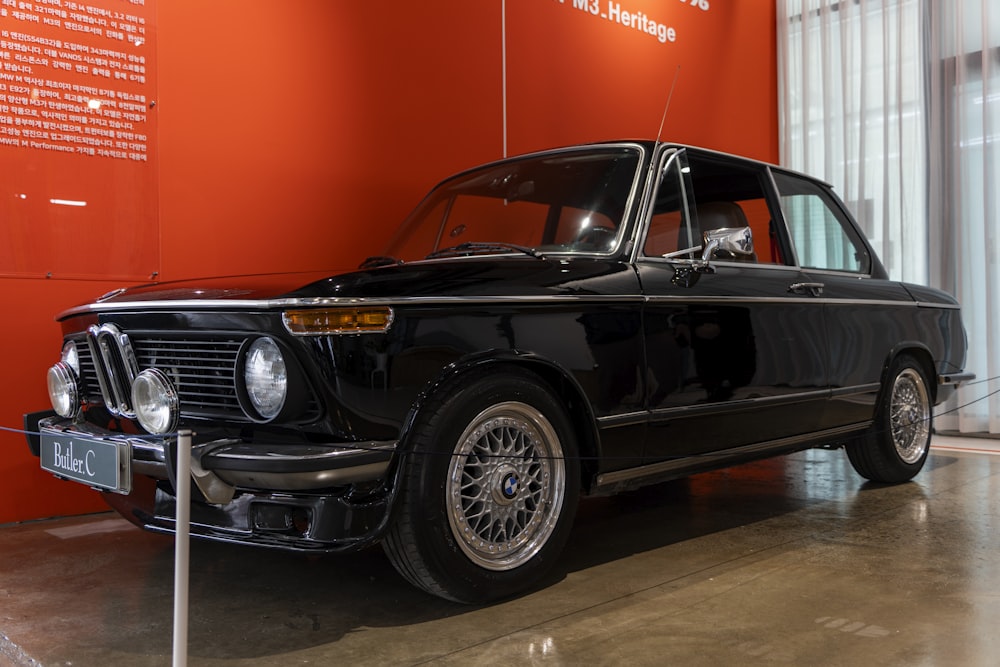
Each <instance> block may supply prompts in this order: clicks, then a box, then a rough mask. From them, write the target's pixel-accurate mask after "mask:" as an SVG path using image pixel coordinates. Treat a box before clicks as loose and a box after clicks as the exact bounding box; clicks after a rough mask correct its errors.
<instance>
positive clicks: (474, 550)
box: [383, 368, 580, 604]
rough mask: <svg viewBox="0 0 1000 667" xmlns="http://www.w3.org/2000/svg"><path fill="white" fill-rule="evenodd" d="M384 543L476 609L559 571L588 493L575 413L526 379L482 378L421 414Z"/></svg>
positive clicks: (411, 569)
mask: <svg viewBox="0 0 1000 667" xmlns="http://www.w3.org/2000/svg"><path fill="white" fill-rule="evenodd" d="M413 429H414V430H413V441H412V448H411V453H410V454H408V455H407V458H406V460H405V461H404V462H403V465H404V466H405V469H404V471H403V478H402V486H401V488H400V491H399V492H400V497H399V498H398V500H397V511H396V516H395V517H394V519H393V524H392V526H391V527H390V529H389V532H388V534H387V537H386V539H385V541H384V542H383V547H384V549H385V552H386V554H388V556H389V559H390V560H391V561H392V564H393V565H394V566H395V568H396V569H397V570H398V571H399V572H400V574H402V575H403V576H404V577H406V579H408V580H409V581H410V582H411V583H413V584H414V585H416V586H417V587H419V588H422V589H424V590H426V591H428V592H429V593H432V594H434V595H437V596H440V597H443V598H447V599H449V600H454V601H456V602H462V603H467V604H478V603H484V602H489V601H491V600H496V599H500V598H505V597H509V596H512V595H515V594H517V593H520V592H522V591H524V590H525V589H527V588H528V587H530V586H531V585H532V584H534V583H535V582H536V581H537V580H538V579H539V578H540V577H541V576H543V575H544V574H545V573H546V572H547V571H548V570H549V568H550V567H551V566H552V564H553V563H554V562H555V560H556V558H557V557H558V555H559V553H560V552H561V551H562V548H563V546H564V545H565V543H566V539H567V537H568V535H569V530H570V527H571V524H572V522H573V517H574V515H575V514H576V505H577V501H578V498H579V493H580V463H579V459H578V457H577V447H576V442H575V438H574V435H573V430H572V427H571V425H570V422H569V419H568V417H567V415H566V411H565V410H564V409H563V408H562V406H561V405H560V403H559V401H558V400H557V399H556V398H555V396H553V394H552V393H551V392H550V391H549V390H548V389H546V388H545V386H544V385H543V383H542V381H541V379H540V378H538V377H537V376H535V375H534V374H532V373H529V372H527V371H524V370H521V369H518V368H504V369H503V370H500V371H497V370H491V371H487V372H482V371H480V372H476V373H475V374H474V375H472V376H468V375H467V376H464V377H463V378H461V379H460V381H458V382H453V383H451V384H450V385H449V386H448V387H446V388H445V389H444V390H443V391H441V392H438V395H437V398H436V399H433V400H432V401H429V402H428V403H427V404H426V405H425V406H424V408H423V409H422V410H421V414H420V415H419V416H418V418H417V421H416V423H415V424H414V427H413Z"/></svg>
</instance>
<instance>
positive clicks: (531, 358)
mask: <svg viewBox="0 0 1000 667" xmlns="http://www.w3.org/2000/svg"><path fill="white" fill-rule="evenodd" d="M58 320H59V322H60V323H61V326H62V331H63V336H64V344H63V348H62V354H61V359H60V360H59V361H58V362H57V363H56V364H55V365H54V366H52V368H51V369H50V370H49V371H48V378H47V380H48V388H49V393H50V395H51V399H52V407H53V410H51V411H45V412H40V413H33V414H31V415H26V430H27V431H29V432H31V435H29V444H30V446H31V447H32V450H33V452H34V453H35V454H36V455H38V456H39V457H40V463H41V466H42V467H43V468H44V469H45V470H48V471H50V472H52V473H53V474H55V475H57V476H59V477H62V478H66V479H69V480H73V481H75V482H80V483H83V484H88V485H90V486H92V487H95V488H97V489H99V490H101V491H102V492H103V493H104V494H105V497H106V499H107V501H108V502H109V504H110V505H111V506H112V507H113V508H114V509H116V510H117V511H119V512H120V513H121V514H122V515H123V516H125V517H126V518H128V519H129V520H131V521H132V522H134V523H135V524H137V525H139V526H142V527H145V528H147V529H150V530H154V531H165V532H170V531H172V530H174V526H175V517H176V510H177V507H176V493H175V490H176V489H177V488H178V484H189V483H190V484H191V485H192V486H191V488H192V495H193V500H192V506H191V508H190V512H191V520H192V526H191V530H192V534H194V535H197V536H201V537H204V538H208V539H213V540H224V541H230V542H241V543H246V544H254V545H261V546H266V547H276V548H282V549H293V550H302V551H313V552H336V551H346V550H353V549H361V548H364V547H367V546H369V545H372V544H375V543H378V542H380V543H381V544H382V545H383V547H384V549H385V551H386V553H387V554H388V556H389V558H390V560H391V561H392V563H393V564H394V565H395V566H396V568H397V569H398V570H399V572H400V573H401V574H402V575H403V576H404V577H405V578H406V579H408V580H409V581H410V582H412V583H413V584H415V585H416V586H418V587H420V588H422V589H424V590H426V591H428V592H430V593H432V594H435V595H438V596H441V597H444V598H448V599H451V600H455V601H459V602H465V603H482V602H486V601H489V600H493V599H497V598H502V597H505V596H510V595H514V594H517V593H519V592H523V591H524V590H526V589H527V588H529V587H531V586H533V585H536V584H537V582H538V581H539V579H540V578H541V577H542V576H543V575H544V574H545V573H546V572H547V571H548V570H549V569H550V568H551V567H552V565H553V563H554V561H556V559H557V558H558V556H559V552H560V550H561V549H562V548H563V546H564V544H565V542H566V539H567V535H568V532H569V530H570V527H571V523H572V521H573V517H574V514H575V511H576V505H577V503H578V499H579V497H580V496H581V495H583V494H604V493H613V492H616V491H619V490H623V489H629V488H633V487H637V486H640V485H645V484H650V483H654V482H659V481H663V480H666V479H670V478H674V477H678V476H683V475H688V474H691V473H695V472H698V471H704V470H708V469H713V468H718V467H723V466H729V465H733V464H736V463H740V462H744V461H748V460H752V459H756V458H761V457H769V456H774V455H778V454H783V453H787V452H791V451H795V450H801V449H805V448H811V447H843V448H844V449H846V453H847V456H848V458H849V459H850V462H851V464H852V465H853V467H854V468H855V469H856V470H857V472H858V473H860V474H861V475H862V476H864V477H865V478H868V479H870V480H874V481H878V482H886V483H898V482H903V481H906V480H909V479H910V478H912V477H913V476H914V475H916V474H917V473H918V472H919V471H920V470H921V467H922V466H923V465H924V462H925V460H926V458H927V455H928V447H929V441H930V435H931V420H932V406H934V405H935V404H937V403H940V402H942V401H944V400H946V399H947V398H948V396H949V395H950V394H951V393H952V392H953V390H954V388H955V387H956V386H957V385H958V384H960V383H961V382H962V381H964V380H967V379H969V378H970V377H971V375H970V374H968V373H965V372H964V371H963V367H964V363H965V354H966V338H965V332H964V330H963V327H962V323H961V315H960V311H959V306H958V304H957V303H956V302H955V300H954V299H953V298H951V297H950V296H948V295H947V294H944V293H942V292H940V291H937V290H934V289H930V288H928V287H921V286H917V285H910V284H904V283H900V282H897V281H893V280H889V278H888V276H887V274H886V271H885V269H884V268H883V266H882V264H881V263H880V262H879V259H878V258H877V257H876V255H875V252H874V251H873V249H872V246H871V245H870V244H869V243H868V241H866V240H865V237H864V235H863V234H862V232H861V230H860V228H859V227H858V225H857V224H856V223H855V222H854V221H853V219H852V217H851V215H850V214H849V212H848V210H847V209H846V208H845V206H844V204H843V203H842V202H841V201H840V200H839V199H838V198H837V197H836V195H835V194H834V193H833V192H832V191H831V188H830V187H829V186H827V185H826V184H824V183H822V182H820V181H817V180H815V179H813V178H810V177H808V176H805V175H803V174H799V173H794V172H792V171H789V170H787V169H783V168H779V167H776V166H773V165H767V164H763V163H760V162H756V161H752V160H747V159H742V158H737V157H734V156H730V155H724V154H720V153H716V152H711V151H706V150H701V149H697V148H693V147H687V146H680V145H675V144H668V143H660V142H652V141H622V142H614V143H600V144H592V145H585V146H574V147H569V148H564V149H558V150H551V151H546V152H541V153H535V154H531V155H525V156H520V157H515V158H511V159H506V160H503V161H499V162H495V163H491V164H487V165H484V166H481V167H478V168H475V169H471V170H469V171H466V172H464V173H461V174H458V175H456V176H454V177H452V178H449V179H447V180H445V181H444V182H442V183H441V184H440V185H438V186H437V187H436V188H434V189H433V190H432V191H431V192H430V194H429V195H428V196H427V197H426V198H425V199H424V200H423V202H422V203H420V204H419V205H418V206H417V208H416V210H415V211H414V212H413V213H412V214H411V215H410V216H409V217H408V218H407V219H406V220H405V221H404V222H403V223H402V225H401V226H400V227H399V230H398V232H397V233H396V234H395V236H394V237H393V238H392V240H391V242H390V243H389V244H388V247H386V248H385V250H384V252H383V254H382V255H380V256H377V257H372V258H369V259H368V260H366V261H365V262H364V263H363V264H362V265H361V266H360V268H358V269H355V270H350V271H346V272H338V273H333V274H326V275H271V276H250V277H246V278H242V279H227V280H224V281H223V280H195V281H186V282H183V283H163V284H150V285H144V286H140V287H133V288H128V289H123V290H118V291H115V292H112V293H110V294H106V295H104V296H103V297H101V298H99V299H97V300H96V301H95V302H93V303H90V304H87V305H82V306H79V307H76V308H73V309H71V310H69V311H67V312H64V313H62V314H61V315H59V317H58ZM188 430H190V431H192V432H193V433H194V436H193V450H192V457H191V458H192V460H191V470H192V479H191V480H186V479H178V478H177V472H176V471H177V453H176V452H177V441H178V437H179V435H178V434H179V433H180V432H182V431H184V432H187V431H188Z"/></svg>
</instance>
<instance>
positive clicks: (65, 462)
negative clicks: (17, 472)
mask: <svg viewBox="0 0 1000 667" xmlns="http://www.w3.org/2000/svg"><path fill="white" fill-rule="evenodd" d="M39 458H40V459H41V463H42V469H43V470H48V471H49V472H51V473H53V474H55V475H58V476H59V477H65V478H66V479H71V480H73V481H74V482H80V483H82V484H86V485H88V486H92V487H95V488H98V489H104V490H106V491H114V492H115V493H124V494H127V493H129V492H130V491H131V490H132V451H131V446H130V445H129V443H128V441H125V440H104V439H101V438H97V437H94V436H89V435H86V434H82V433H63V432H59V431H49V430H45V429H43V430H42V432H41V447H40V449H39Z"/></svg>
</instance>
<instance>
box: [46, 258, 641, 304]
mask: <svg viewBox="0 0 1000 667" xmlns="http://www.w3.org/2000/svg"><path fill="white" fill-rule="evenodd" d="M605 277H606V278H608V280H609V281H610V283H613V284H614V286H613V287H612V286H611V284H609V285H608V292H605V291H604V290H603V289H602V288H601V284H602V283H603V282H604V281H602V280H601V279H602V278H605ZM623 279H624V281H625V284H631V283H632V282H633V281H634V272H632V270H631V268H630V267H629V265H628V264H625V263H622V262H617V261H612V260H604V259H595V258H556V259H552V258H545V259H540V258H531V257H524V258H521V257H509V256H505V257H471V258H456V259H446V260H431V261H422V262H414V263H411V264H398V265H392V266H385V267H380V268H376V269H367V270H350V271H345V272H333V273H331V272H303V273H281V274H261V275H247V276H229V277H223V278H202V279H191V280H182V281H172V282H163V283H150V284H146V285H137V286H134V287H127V288H122V289H118V290H114V291H112V292H108V293H107V294H105V295H103V296H101V297H99V298H98V299H97V300H95V301H94V302H93V303H91V304H87V305H84V306H80V307H78V308H73V309H71V310H68V311H66V312H65V313H62V314H61V315H60V316H59V318H58V319H63V318H65V317H67V316H70V315H75V314H80V313H81V312H102V311H114V310H144V309H152V310H163V309H170V310H178V309H182V310H186V309H191V310H196V309H202V308H205V309H208V308H213V309H219V308H221V309H229V308H239V309H247V308H268V307H272V308H279V307H287V306H288V305H291V304H298V303H308V302H310V301H323V300H329V299H349V300H357V299H377V300H379V301H384V300H395V299H403V300H405V299H413V298H421V297H486V296H489V297H504V296H521V297H523V296H529V297H530V296H544V295H586V294H599V293H614V292H615V291H620V290H621V288H622V287H623V283H622V280H623Z"/></svg>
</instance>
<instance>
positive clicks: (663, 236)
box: [642, 153, 701, 257]
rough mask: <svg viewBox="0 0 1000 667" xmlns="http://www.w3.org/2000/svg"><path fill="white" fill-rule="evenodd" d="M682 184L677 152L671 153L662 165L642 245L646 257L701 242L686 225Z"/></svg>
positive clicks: (663, 253)
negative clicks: (647, 228)
mask: <svg viewBox="0 0 1000 667" xmlns="http://www.w3.org/2000/svg"><path fill="white" fill-rule="evenodd" d="M681 183H682V180H681V163H680V154H679V153H674V154H673V155H671V156H670V157H669V159H668V161H667V164H666V166H665V167H664V168H663V171H662V173H661V176H660V183H659V185H658V186H657V190H656V200H655V201H654V202H653V211H652V216H651V217H650V220H649V231H647V233H646V242H645V244H644V245H643V247H642V253H643V254H644V255H646V256H647V257H662V256H663V255H666V254H668V253H672V252H676V251H678V250H684V249H685V248H690V247H692V246H696V245H698V244H699V243H701V240H700V239H699V238H696V235H694V234H693V233H692V231H691V229H690V225H688V224H687V215H686V212H685V209H684V197H683V190H682V187H683V186H682V185H681Z"/></svg>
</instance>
